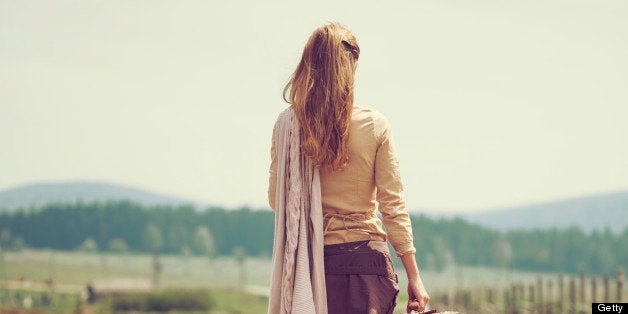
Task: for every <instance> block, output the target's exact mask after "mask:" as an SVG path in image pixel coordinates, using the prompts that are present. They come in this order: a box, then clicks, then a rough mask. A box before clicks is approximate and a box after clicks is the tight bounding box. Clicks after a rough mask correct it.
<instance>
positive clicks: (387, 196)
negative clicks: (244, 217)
mask: <svg viewBox="0 0 628 314" xmlns="http://www.w3.org/2000/svg"><path fill="white" fill-rule="evenodd" d="M359 55H360V48H359V46H358V43H357V41H356V39H355V37H354V36H353V34H352V33H351V32H350V31H349V30H348V29H346V28H344V27H343V26H341V25H339V24H335V23H332V24H328V25H324V26H322V27H320V28H318V29H316V30H315V31H314V32H313V34H312V35H311V36H310V38H309V40H308V42H307V44H306V46H305V48H304V51H303V55H302V58H301V61H300V63H299V65H298V67H297V69H296V70H295V72H294V74H293V75H292V78H291V79H290V81H289V82H288V84H287V85H286V87H285V89H284V99H285V100H286V102H288V103H290V104H291V107H290V108H289V109H287V110H286V112H287V113H290V114H292V115H294V116H295V117H296V120H298V134H299V140H300V142H299V143H300V144H299V146H300V147H299V148H300V152H301V155H304V156H307V157H306V159H307V163H308V164H309V163H311V164H312V165H313V167H315V169H316V174H317V175H316V174H315V175H314V176H313V179H312V180H315V182H316V183H317V184H318V182H319V181H318V180H320V201H319V203H320V204H321V206H322V215H323V223H322V227H323V238H324V244H325V246H324V281H325V294H326V307H327V310H328V312H329V313H392V311H393V309H394V308H395V305H396V298H397V294H398V292H399V288H398V285H397V283H398V282H397V277H396V274H395V272H394V269H393V265H392V262H391V259H390V253H389V252H388V247H387V245H386V240H388V241H390V243H391V244H392V246H393V248H394V250H395V252H396V254H397V256H399V257H400V258H401V260H402V262H403V265H404V267H405V269H406V273H407V276H408V296H409V300H410V301H413V300H416V301H418V303H419V309H418V310H419V311H423V310H424V309H425V305H426V304H427V302H428V301H429V296H428V294H427V292H426V290H425V288H424V286H423V283H422V281H421V277H420V275H419V270H418V267H417V264H416V260H415V252H416V249H415V248H414V245H413V238H412V228H411V225H410V219H409V216H408V213H407V211H406V209H405V201H404V198H403V189H402V184H401V178H400V175H399V165H398V161H397V156H396V153H395V148H394V145H393V139H392V135H391V128H390V125H389V123H388V120H387V119H386V118H385V117H384V116H383V115H382V114H380V113H378V112H377V111H375V110H373V109H370V108H367V107H363V106H359V105H356V104H354V103H353V88H354V75H355V69H356V66H357V61H358V57H359ZM287 113H286V114H287ZM286 114H284V113H282V115H284V116H285V115H286ZM280 118H281V116H280ZM278 123H279V119H278ZM278 123H277V124H278ZM277 124H276V125H275V129H274V131H273V142H272V148H271V157H272V158H271V159H272V163H271V167H270V180H269V189H268V194H269V203H270V206H271V208H273V210H276V209H277V207H281V208H284V207H286V204H285V203H286V202H284V200H285V199H286V197H287V196H285V195H284V194H282V193H281V192H278V190H277V185H278V184H277V182H278V181H277V180H278V174H277V159H278V158H277V155H278V152H277V151H278V149H277V147H276V146H277V143H276V142H277V138H279V137H278V135H277V134H276V133H277V132H278V131H277V128H278V127H277ZM286 134H290V132H286ZM284 142H285V141H284ZM282 143H283V142H282ZM282 154H283V151H282ZM293 159H294V158H293ZM285 160H288V162H289V160H290V158H289V157H288V158H286V159H285ZM297 168H298V167H297ZM286 177H287V175H286V174H285V173H283V172H281V174H280V178H279V179H280V182H282V184H281V187H280V188H284V187H286V189H290V184H285V182H287V181H285V180H287V179H286ZM310 177H311V176H310ZM293 179H294V178H293ZM291 182H292V185H294V184H295V183H294V182H293V181H291ZM303 186H304V188H308V187H310V185H309V183H305V184H303ZM299 191H301V190H300V189H299ZM312 191H315V192H316V191H317V188H313V189H312ZM293 193H295V192H294V191H293ZM313 199H315V198H313ZM277 200H279V201H280V202H281V204H276V203H277ZM299 204H305V205H304V206H305V207H307V206H309V205H308V204H309V203H307V202H305V203H304V202H301V203H299ZM311 204H313V205H312V206H313V207H312V208H313V209H312V210H314V208H315V205H316V201H313V202H312V203H311ZM376 209H378V210H379V212H380V213H381V215H382V220H380V219H379V218H378V217H377V216H376V214H375V210H376ZM288 210H289V209H288ZM306 212H307V211H306ZM282 217H283V216H282ZM282 219H283V218H282ZM314 220H315V218H314ZM314 220H312V221H314ZM282 223H283V222H280V224H282ZM382 223H383V226H384V227H385V228H386V232H385V231H384V230H383V228H382ZM312 225H314V229H315V228H316V227H315V226H316V222H313V223H311V225H310V227H311V226H312ZM276 226H277V224H276ZM310 231H311V228H310ZM276 232H277V230H276ZM276 237H277V233H276ZM308 237H310V235H309V234H308ZM282 239H283V238H282ZM275 240H276V241H277V238H276V239H275ZM282 241H283V240H282ZM280 244H281V243H280ZM275 245H276V246H277V242H275ZM311 246H312V245H311V244H310V248H311ZM282 252H283V251H282ZM273 254H274V255H275V254H276V252H274V253H273ZM312 254H313V255H316V254H314V253H312ZM273 258H274V259H275V256H274V257H273ZM284 264H285V263H284ZM310 264H312V263H311V262H310ZM278 267H279V268H282V267H283V268H282V269H285V266H278ZM279 277H280V276H279ZM279 277H277V278H279ZM284 277H285V275H284ZM271 290H272V288H271ZM288 290H289V289H288ZM290 291H291V290H290ZM271 299H272V292H271ZM282 302H286V301H285V300H284V301H282ZM271 303H272V300H271ZM408 306H409V304H408ZM408 311H410V310H408ZM269 312H272V311H271V310H270V308H269ZM288 312H290V310H288ZM317 312H320V310H317Z"/></svg>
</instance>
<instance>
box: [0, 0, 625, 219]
mask: <svg viewBox="0 0 628 314" xmlns="http://www.w3.org/2000/svg"><path fill="white" fill-rule="evenodd" d="M325 21H338V22H341V23H343V24H345V25H346V26H348V27H349V28H350V29H352V30H353V32H354V33H355V35H356V37H357V39H358V42H359V44H360V46H361V51H362V53H361V56H360V61H359V65H358V72H357V82H356V87H355V88H356V102H357V103H359V104H361V105H365V106H369V107H372V108H374V109H376V110H378V111H380V112H382V113H383V114H385V115H386V116H387V117H388V118H389V120H390V122H391V124H392V127H393V136H394V138H395V142H396V145H397V150H398V154H399V159H400V164H401V175H402V179H403V183H404V187H405V192H406V201H407V205H408V208H409V209H410V210H422V209H429V210H442V211H454V210H455V211H467V212H468V211H477V210H482V209H489V208H494V207H501V206H509V205H518V204H526V203H530V202H539V201H544V200H553V199H558V198H562V197H572V196H579V195H586V194H594V193H600V192H608V191H617V190H626V189H628V141H627V135H628V123H627V121H628V1H625V0H608V1H607V0H605V1H599V0H565V1H551V0H525V1H523V0H521V1H503V0H473V1H452V0H430V1H416V0H412V1H317V2H315V3H314V2H303V3H296V2H294V1H284V2H281V1H272V0H271V1H206V0H202V1H201V0H194V1H181V0H169V1H162V0H150V1H149V0H146V1H132V0H118V1H111V0H107V1H104V0H103V1H95V0H93V1H89V0H86V1H69V0H68V1H48V0H46V1H43V0H42V1H28V0H25V1H11V0H0V190H3V189H6V188H11V187H15V186H18V185H22V184H27V183H32V182H41V181H56V180H63V181H69V180H102V181H107V182H112V183H122V184H127V185H132V186H136V187H139V188H144V189H148V190H150V191H154V192H162V193H167V194H170V195H175V196H180V197H185V198H190V199H194V200H199V201H203V202H207V203H211V204H217V205H223V206H227V207H235V206H240V205H249V206H253V207H267V206H268V205H267V194H266V191H267V187H268V166H269V164H270V136H271V132H272V126H273V124H274V122H275V119H276V117H277V114H278V113H279V112H281V111H282V110H283V109H284V108H285V107H286V106H287V105H286V104H285V103H284V102H283V101H282V99H281V91H282V88H283V85H284V83H285V82H286V81H287V79H288V77H289V75H290V73H291V72H292V70H293V69H294V67H295V66H296V64H297V62H298V60H299V58H300V53H301V51H302V49H303V45H304V44H305V41H306V40H307V37H308V36H309V35H310V33H311V32H312V31H313V30H314V29H315V28H316V27H318V26H319V25H321V24H323V23H324V22H325Z"/></svg>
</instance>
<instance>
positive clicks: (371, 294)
mask: <svg viewBox="0 0 628 314" xmlns="http://www.w3.org/2000/svg"><path fill="white" fill-rule="evenodd" d="M325 284H326V288H327V310H328V312H329V314H339V313H356V314H357V313H361V314H366V313H368V314H372V313H377V314H384V313H386V314H388V313H392V312H393V310H394V309H395V306H396V305H397V294H398V293H399V285H398V280H397V275H396V274H395V270H394V268H393V264H392V261H391V259H390V253H389V251H388V246H387V245H386V242H384V241H368V240H367V241H358V242H347V243H341V244H331V245H325Z"/></svg>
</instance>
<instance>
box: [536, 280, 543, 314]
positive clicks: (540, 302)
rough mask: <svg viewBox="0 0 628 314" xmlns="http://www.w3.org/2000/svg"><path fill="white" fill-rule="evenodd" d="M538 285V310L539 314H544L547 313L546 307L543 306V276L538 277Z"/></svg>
mask: <svg viewBox="0 0 628 314" xmlns="http://www.w3.org/2000/svg"><path fill="white" fill-rule="evenodd" d="M536 285H537V290H538V292H539V297H538V301H537V302H536V303H537V304H538V306H537V308H538V312H539V313H540V314H543V313H544V312H545V311H544V306H543V277H541V276H538V277H537V279H536Z"/></svg>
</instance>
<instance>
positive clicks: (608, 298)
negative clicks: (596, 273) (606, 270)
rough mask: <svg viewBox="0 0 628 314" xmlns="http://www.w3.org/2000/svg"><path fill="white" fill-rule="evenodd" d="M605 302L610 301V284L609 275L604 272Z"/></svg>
mask: <svg viewBox="0 0 628 314" xmlns="http://www.w3.org/2000/svg"><path fill="white" fill-rule="evenodd" d="M603 280H604V302H606V303H608V302H609V301H610V296H609V291H608V290H609V289H608V288H609V284H608V275H607V274H604V279H603Z"/></svg>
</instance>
